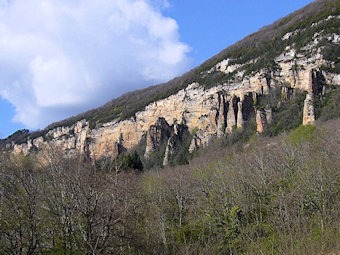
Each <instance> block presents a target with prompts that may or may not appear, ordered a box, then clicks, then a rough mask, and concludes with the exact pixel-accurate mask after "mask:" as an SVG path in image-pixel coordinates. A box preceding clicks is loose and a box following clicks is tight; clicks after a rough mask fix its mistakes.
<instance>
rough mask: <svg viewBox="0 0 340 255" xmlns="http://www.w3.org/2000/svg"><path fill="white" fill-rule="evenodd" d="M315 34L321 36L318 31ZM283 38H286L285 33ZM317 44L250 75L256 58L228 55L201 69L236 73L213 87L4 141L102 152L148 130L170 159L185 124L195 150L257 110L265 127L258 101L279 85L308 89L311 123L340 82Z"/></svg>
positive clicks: (287, 91) (194, 86)
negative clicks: (319, 97) (129, 113)
mask: <svg viewBox="0 0 340 255" xmlns="http://www.w3.org/2000/svg"><path fill="white" fill-rule="evenodd" d="M287 37H288V36H287ZM314 37H315V38H316V39H317V38H318V36H317V35H315V36H314ZM332 38H335V37H334V36H333V37H332ZM319 39H320V38H319ZM319 39H318V40H319ZM282 40H286V39H285V37H283V38H282ZM332 40H333V39H332ZM316 45H317V44H315V42H311V43H310V44H309V45H307V46H305V47H304V48H302V49H301V50H300V51H296V50H295V49H294V48H293V46H287V47H286V49H285V50H284V51H283V52H282V54H280V55H279V56H277V57H276V58H275V59H273V61H274V62H275V66H277V70H275V71H270V72H269V71H268V70H266V69H261V70H257V71H254V72H252V73H250V74H248V75H245V71H244V69H242V68H243V67H245V66H247V65H248V64H249V63H255V62H256V61H257V60H256V59H253V60H250V61H249V62H247V63H244V64H232V63H235V61H233V59H224V60H222V61H221V62H219V63H217V64H216V65H215V66H213V67H212V68H211V69H210V70H207V71H202V73H201V75H210V74H211V73H212V72H222V73H225V74H228V75H229V74H230V75H231V74H232V75H233V78H232V79H230V80H228V82H225V83H216V86H212V87H209V88H206V87H204V85H205V84H199V83H198V82H193V83H190V84H187V85H186V87H185V88H184V89H182V90H179V91H178V92H176V93H175V94H172V95H171V96H169V97H167V98H164V99H161V100H157V101H154V102H152V103H150V104H149V105H147V106H146V107H145V108H144V109H142V110H140V111H138V112H136V113H135V116H134V117H131V118H129V119H125V120H122V121H121V120H119V119H115V120H113V121H111V122H107V123H104V124H101V125H100V126H97V127H96V128H93V127H91V125H90V123H89V121H87V120H81V121H78V122H77V123H75V124H73V125H70V126H65V127H58V128H55V129H52V130H49V131H48V132H47V134H44V135H41V136H39V135H37V136H35V137H34V138H29V139H26V140H24V142H20V143H19V142H15V141H17V140H18V139H14V140H11V139H7V140H5V141H4V140H3V141H0V147H2V148H7V149H9V150H12V151H14V152H15V153H24V154H26V153H28V152H29V151H34V150H43V149H44V148H45V147H47V146H59V147H62V148H63V149H64V150H65V151H67V152H68V153H73V152H80V153H84V154H86V155H88V157H90V158H100V157H101V156H105V155H117V154H119V153H121V152H122V151H125V150H127V151H129V150H132V149H133V148H134V147H135V146H136V145H137V144H138V143H139V142H140V141H141V140H142V139H144V138H145V136H146V148H145V157H149V156H150V154H151V153H152V152H153V151H154V150H156V149H157V148H158V146H159V145H160V144H161V143H164V144H166V157H165V158H164V162H163V163H164V165H166V164H167V163H168V159H169V157H170V155H171V153H172V151H173V146H174V144H175V143H176V139H178V134H179V133H180V131H179V127H180V126H181V125H184V126H185V127H186V129H187V130H188V132H191V133H193V134H192V135H193V138H192V141H191V144H190V148H189V150H190V152H193V151H194V150H196V149H197V148H198V147H200V146H205V145H207V144H208V143H209V140H210V139H211V138H212V137H216V136H223V135H225V133H231V132H233V130H234V128H235V127H237V128H243V127H244V124H245V122H246V121H248V119H250V118H249V116H250V115H252V116H253V115H255V118H256V123H257V132H258V133H261V132H263V130H264V128H265V125H267V124H270V123H271V122H272V120H273V113H272V110H271V109H270V108H265V109H262V110H257V111H255V110H254V105H256V103H257V101H258V98H259V97H261V95H264V94H267V93H268V92H269V91H270V90H271V89H273V88H280V87H282V93H281V95H282V99H283V100H286V99H289V98H290V97H291V96H292V95H293V94H294V91H296V90H303V91H307V92H308V93H309V94H308V95H307V97H306V100H305V105H304V118H303V124H304V125H305V124H312V123H314V121H315V117H314V108H313V96H312V95H313V94H314V95H315V94H318V93H324V92H325V88H324V86H323V84H325V83H328V84H334V85H340V75H339V74H336V73H330V72H326V71H323V70H324V69H322V68H321V67H323V66H328V67H332V66H334V63H333V62H331V61H328V60H325V59H324V57H323V56H322V54H321V53H320V52H321V51H320V49H319V48H317V47H316ZM193 130H195V132H193ZM19 135H23V136H27V134H19Z"/></svg>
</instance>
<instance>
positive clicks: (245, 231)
mask: <svg viewBox="0 0 340 255" xmlns="http://www.w3.org/2000/svg"><path fill="white" fill-rule="evenodd" d="M339 127H340V120H336V121H334V120H333V121H331V122H328V123H327V125H326V126H322V127H316V128H315V127H309V126H307V127H302V126H301V127H299V128H298V129H296V130H295V131H293V132H291V133H289V134H288V135H283V136H281V137H277V138H275V139H274V138H261V137H257V138H253V139H252V141H251V142H250V143H249V144H248V145H247V146H244V145H242V144H237V143H236V144H234V145H233V146H227V147H221V144H220V143H216V144H215V145H212V146H210V147H209V148H207V149H205V150H203V151H201V152H200V156H199V157H198V158H196V159H195V160H193V161H192V162H191V163H190V165H186V166H181V167H176V168H169V169H165V170H162V171H160V170H158V171H152V172H147V173H137V174H136V173H135V172H131V171H127V172H126V171H122V169H121V168H120V165H119V164H117V162H114V161H111V162H107V164H102V165H101V166H99V165H93V164H91V163H89V162H82V161H79V159H71V158H68V159H65V158H63V157H62V156H61V155H60V154H59V153H62V152H58V150H55V149H54V150H51V151H49V152H48V153H46V154H45V155H44V161H43V164H40V163H38V162H41V161H38V160H36V158H32V156H29V157H14V156H11V157H3V158H1V168H0V175H1V178H0V254H327V253H329V252H335V251H338V250H339V249H340V242H339V240H340V236H339V226H338V224H335V223H337V222H339V221H340V212H339V207H340V190H339V187H340V154H339V150H338V148H339V146H340V136H339V134H340V129H339Z"/></svg>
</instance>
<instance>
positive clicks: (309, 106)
mask: <svg viewBox="0 0 340 255" xmlns="http://www.w3.org/2000/svg"><path fill="white" fill-rule="evenodd" d="M313 101H314V100H313V94H312V93H308V94H307V95H306V99H305V101H304V106H303V121H302V124H303V125H304V126H305V125H314V124H315V115H314V105H313Z"/></svg>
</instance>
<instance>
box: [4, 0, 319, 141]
mask: <svg viewBox="0 0 340 255" xmlns="http://www.w3.org/2000/svg"><path fill="white" fill-rule="evenodd" d="M310 2H312V1H311V0H239V1H237V0H96V1H93V0H54V1H51V0H0V138H5V137H7V136H8V135H10V134H12V133H13V132H15V131H16V130H18V129H23V128H27V129H30V130H37V129H43V128H44V127H45V126H47V125H48V124H50V123H51V122H54V121H58V120H62V119H65V118H67V117H70V116H73V115H76V114H78V113H81V112H83V111H86V110H89V109H92V108H94V107H98V106H100V105H103V104H104V103H106V102H107V101H109V100H111V99H112V98H115V97H118V96H120V95H121V94H123V93H125V92H127V91H131V90H135V89H140V88H144V87H147V86H150V85H153V84H157V83H161V82H164V81H167V80H170V79H171V78H173V77H176V76H178V75H181V74H183V73H184V72H186V71H188V70H190V69H191V68H193V67H195V66H198V65H199V64H201V63H202V62H204V61H205V60H207V59H208V58H210V57H212V56H213V55H215V54H217V53H218V52H220V51H221V50H223V49H224V48H226V47H228V46H230V45H232V44H233V43H235V42H237V41H238V40H241V39H242V38H243V37H245V36H247V35H248V34H250V33H253V32H256V31H257V30H259V29H260V28H261V27H263V26H265V25H269V24H271V23H272V22H274V21H275V20H277V19H278V18H280V17H283V16H286V15H287V14H289V13H291V12H293V11H295V10H297V9H299V8H301V7H303V6H305V5H306V4H308V3H310Z"/></svg>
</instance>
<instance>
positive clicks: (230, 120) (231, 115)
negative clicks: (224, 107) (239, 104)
mask: <svg viewBox="0 0 340 255" xmlns="http://www.w3.org/2000/svg"><path fill="white" fill-rule="evenodd" d="M235 126H236V116H235V109H234V102H233V99H230V100H229V107H228V114H227V129H226V132H227V133H229V134H230V133H232V132H233V129H234V127H235Z"/></svg>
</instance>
